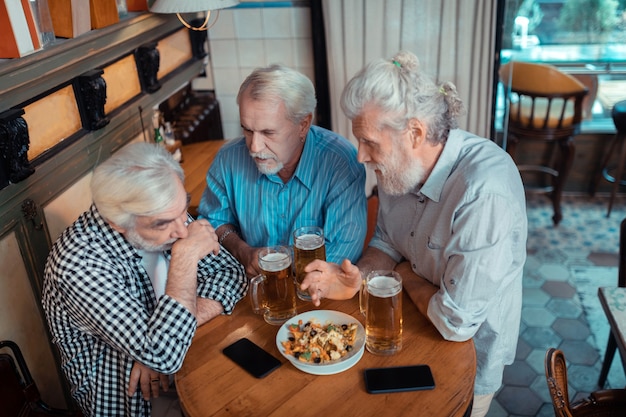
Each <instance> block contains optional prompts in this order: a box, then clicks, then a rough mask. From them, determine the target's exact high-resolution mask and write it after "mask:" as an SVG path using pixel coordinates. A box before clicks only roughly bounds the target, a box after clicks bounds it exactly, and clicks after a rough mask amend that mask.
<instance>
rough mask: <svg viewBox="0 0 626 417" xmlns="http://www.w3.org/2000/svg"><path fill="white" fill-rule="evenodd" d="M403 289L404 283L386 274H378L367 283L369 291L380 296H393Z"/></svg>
mask: <svg viewBox="0 0 626 417" xmlns="http://www.w3.org/2000/svg"><path fill="white" fill-rule="evenodd" d="M400 291H402V285H401V283H399V282H398V281H396V280H395V279H393V278H391V277H386V276H382V275H379V276H376V277H373V278H371V279H370V280H369V281H368V283H367V292H368V293H370V294H372V295H374V296H376V297H380V298H386V297H393V296H394V295H396V294H398V293H399V292H400Z"/></svg>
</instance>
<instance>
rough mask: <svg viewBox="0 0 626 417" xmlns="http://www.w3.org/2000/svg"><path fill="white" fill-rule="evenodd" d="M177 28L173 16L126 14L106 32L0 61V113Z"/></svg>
mask: <svg viewBox="0 0 626 417" xmlns="http://www.w3.org/2000/svg"><path fill="white" fill-rule="evenodd" d="M180 28H181V24H180V22H179V21H178V19H177V18H176V15H169V14H156V13H147V12H145V13H129V16H128V17H127V18H126V19H124V20H121V21H120V22H119V23H116V24H114V25H111V26H108V27H106V28H102V29H97V30H92V31H90V32H88V33H85V34H83V35H81V36H78V37H76V38H73V39H59V38H57V40H56V41H55V43H54V44H53V45H50V46H48V47H46V48H44V49H43V50H41V51H38V52H35V53H33V54H31V55H28V56H25V57H23V58H16V59H3V60H0V112H3V111H5V110H8V109H10V108H13V107H16V106H19V105H21V104H22V103H24V102H26V101H28V100H30V99H32V98H33V97H36V96H38V95H40V94H43V93H45V92H46V91H49V90H50V89H52V88H55V87H57V86H59V85H62V84H64V83H67V82H69V81H70V80H71V79H73V78H75V77H77V76H79V75H81V74H83V73H85V72H87V71H89V70H92V69H94V68H97V67H100V66H103V65H104V64H106V63H109V62H113V61H114V60H116V59H118V58H119V57H120V56H123V55H125V54H128V53H130V52H131V51H133V50H135V49H136V48H138V47H139V46H142V45H144V44H145V43H147V42H151V41H154V40H155V39H158V38H162V37H165V36H167V35H168V34H170V33H172V32H174V31H176V30H178V29H180Z"/></svg>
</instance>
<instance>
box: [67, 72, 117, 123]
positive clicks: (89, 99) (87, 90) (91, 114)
mask: <svg viewBox="0 0 626 417" xmlns="http://www.w3.org/2000/svg"><path fill="white" fill-rule="evenodd" d="M102 74H104V71H103V70H101V69H94V70H91V71H88V72H86V73H84V74H82V75H80V76H79V77H77V78H76V81H75V85H74V93H75V95H76V101H77V102H78V111H79V112H80V118H81V120H82V124H83V127H84V128H85V129H87V130H98V129H101V128H103V127H104V126H106V125H107V124H108V123H109V121H110V120H109V118H108V117H107V116H106V114H105V112H104V105H105V103H106V101H107V84H106V81H105V79H104V78H102Z"/></svg>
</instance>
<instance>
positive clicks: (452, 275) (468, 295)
mask: <svg viewBox="0 0 626 417" xmlns="http://www.w3.org/2000/svg"><path fill="white" fill-rule="evenodd" d="M517 211H519V210H516V206H515V205H513V204H510V203H509V202H508V201H507V199H506V198H505V197H504V196H500V195H496V194H490V195H487V196H483V197H481V198H479V199H478V200H475V201H473V202H472V203H471V204H467V205H465V206H464V207H463V208H462V209H461V210H459V211H458V212H457V216H456V219H455V221H454V223H455V224H454V227H453V229H454V230H455V232H454V233H453V235H452V236H451V238H450V240H449V242H448V245H447V247H446V248H445V249H444V254H445V257H446V259H448V262H447V265H446V268H445V272H444V276H443V277H442V278H441V281H440V283H439V291H438V292H437V293H436V294H435V295H434V296H433V297H432V298H431V300H430V303H429V306H428V317H429V318H430V320H431V321H432V322H433V324H434V325H435V326H436V327H437V329H438V330H439V332H440V333H441V335H442V336H443V337H444V338H445V339H447V340H453V341H465V340H468V339H471V338H472V337H474V335H475V334H476V332H477V331H478V329H479V328H480V326H481V325H482V324H483V323H484V322H485V321H486V320H487V319H488V315H489V314H493V312H494V311H500V310H499V309H492V308H491V304H494V303H499V302H500V300H501V299H502V298H508V297H511V295H512V294H510V293H509V292H511V291H514V288H515V287H514V284H515V280H516V277H517V276H518V275H519V268H521V267H522V265H520V262H522V264H523V259H524V258H523V257H521V258H519V259H518V257H519V255H518V254H519V253H520V247H521V250H522V251H523V250H524V247H525V233H524V231H523V230H522V229H523V228H524V227H525V223H524V222H523V221H516V219H519V216H521V215H524V213H517ZM503 213H506V214H507V215H502V214H503ZM495 218H499V219H500V220H499V221H497V222H494V221H493V219H495ZM517 295H519V294H517ZM507 320H509V319H507V318H506V317H489V321H490V324H489V325H490V326H492V327H498V326H496V324H498V323H499V325H503V323H505V322H506V321H507Z"/></svg>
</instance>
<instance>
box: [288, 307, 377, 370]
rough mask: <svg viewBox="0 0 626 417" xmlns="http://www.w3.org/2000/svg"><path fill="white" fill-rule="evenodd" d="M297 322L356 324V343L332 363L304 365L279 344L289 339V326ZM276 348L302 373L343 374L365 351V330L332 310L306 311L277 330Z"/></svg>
mask: <svg viewBox="0 0 626 417" xmlns="http://www.w3.org/2000/svg"><path fill="white" fill-rule="evenodd" d="M299 320H302V322H303V323H306V322H307V321H315V322H318V323H320V324H325V323H333V324H338V325H341V324H349V323H356V324H357V336H356V342H355V343H354V346H353V348H352V351H350V352H349V353H348V354H347V355H346V356H344V357H343V358H341V359H339V360H337V361H333V362H330V363H320V364H317V363H305V362H301V361H299V360H298V359H296V358H295V357H294V356H293V355H288V354H286V353H285V348H283V345H282V343H281V342H284V341H285V340H288V339H289V334H290V332H289V329H288V327H289V325H290V324H292V323H298V321H299ZM276 347H278V351H279V352H280V353H281V354H282V355H283V356H284V357H285V358H287V359H288V360H289V362H291V363H292V364H293V366H295V367H296V368H298V369H300V370H301V371H303V372H307V373H309V374H313V375H332V374H337V373H339V372H343V371H345V370H346V369H350V368H351V367H353V366H354V365H356V364H357V362H359V359H361V357H362V356H363V351H364V350H365V329H364V328H363V325H362V324H361V323H360V322H359V321H358V320H357V319H356V318H355V317H352V316H350V315H348V314H344V313H341V312H339V311H332V310H313V311H307V312H306V313H302V314H298V315H297V316H295V317H292V318H290V319H289V320H287V321H286V322H285V323H284V324H283V325H282V326H281V327H280V329H279V330H278V333H277V334H276Z"/></svg>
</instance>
